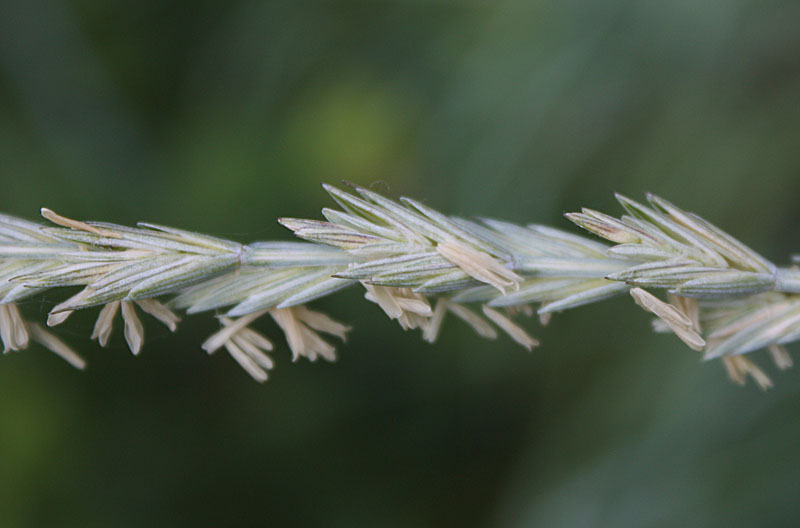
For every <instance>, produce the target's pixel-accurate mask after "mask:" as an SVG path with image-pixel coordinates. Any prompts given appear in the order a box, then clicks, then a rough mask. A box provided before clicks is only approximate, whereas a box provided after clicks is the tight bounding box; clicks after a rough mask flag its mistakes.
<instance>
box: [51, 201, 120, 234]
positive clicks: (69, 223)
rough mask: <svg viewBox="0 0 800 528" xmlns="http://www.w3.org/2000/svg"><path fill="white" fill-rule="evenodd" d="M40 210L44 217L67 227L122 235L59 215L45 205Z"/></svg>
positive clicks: (96, 232)
mask: <svg viewBox="0 0 800 528" xmlns="http://www.w3.org/2000/svg"><path fill="white" fill-rule="evenodd" d="M41 212H42V216H43V217H44V218H46V219H47V220H50V221H51V222H53V223H54V224H56V225H60V226H62V227H69V228H71V229H77V230H79V231H86V232H88V233H94V234H95V235H100V236H105V237H109V238H122V235H120V234H119V233H115V232H114V231H109V230H108V229H101V228H99V227H95V226H93V225H89V224H87V223H86V222H81V221H79V220H73V219H71V218H67V217H65V216H61V215H59V214H56V213H55V212H54V211H51V210H50V209H47V208H46V207H42V210H41Z"/></svg>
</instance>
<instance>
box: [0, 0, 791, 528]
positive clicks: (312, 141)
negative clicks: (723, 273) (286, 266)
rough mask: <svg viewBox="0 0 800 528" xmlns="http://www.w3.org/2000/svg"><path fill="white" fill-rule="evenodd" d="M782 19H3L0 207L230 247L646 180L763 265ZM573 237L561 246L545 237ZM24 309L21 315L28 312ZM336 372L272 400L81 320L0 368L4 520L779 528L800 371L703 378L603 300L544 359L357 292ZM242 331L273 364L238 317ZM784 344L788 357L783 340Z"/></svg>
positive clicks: (154, 338)
mask: <svg viewBox="0 0 800 528" xmlns="http://www.w3.org/2000/svg"><path fill="white" fill-rule="evenodd" d="M798 20H800V4H798V3H797V2H781V1H772V0H766V1H764V0H759V1H755V0H752V1H750V0H732V1H730V0H729V1H724V2H722V1H714V0H706V1H696V0H683V1H667V2H630V1H622V0H606V1H601V2H584V1H575V0H571V1H558V2H556V1H537V0H465V1H457V0H386V1H378V0H372V1H369V0H362V1H325V2H322V1H320V2H314V1H310V0H299V1H290V0H286V1H280V2H249V1H241V0H229V1H227V2H211V1H179V0H158V1H156V0H139V1H114V0H112V1H107V0H105V1H99V0H97V1H95V0H72V1H66V0H25V1H22V0H18V1H13V0H0V210H3V211H4V212H7V213H11V214H16V215H20V216H24V217H27V218H35V217H36V215H37V212H38V208H39V207H40V206H43V205H46V206H48V207H51V208H53V209H55V210H57V211H59V212H61V213H63V214H65V215H68V216H72V217H77V218H84V219H103V220H108V221H113V222H117V223H128V224H130V223H134V222H136V221H137V220H149V221H153V222H157V223H161V224H167V225H175V226H178V227H184V228H187V229H193V230H197V231H203V232H207V233H212V234H216V235H220V236H223V237H228V238H232V239H236V240H240V241H244V242H247V241H254V240H268V239H283V240H288V239H289V234H288V232H286V231H284V230H282V229H281V228H280V226H278V225H277V224H276V222H275V218H276V217H278V216H282V215H291V216H305V217H310V218H317V217H319V213H318V211H319V209H320V208H321V207H323V206H328V205H330V204H331V201H330V200H329V199H328V197H327V196H326V195H325V194H324V193H323V191H322V190H321V189H320V186H319V184H320V183H321V182H334V183H335V182H338V181H340V180H342V179H347V180H351V181H354V182H357V183H360V184H362V185H368V186H371V187H373V188H374V189H377V190H378V191H381V192H384V193H386V194H388V195H390V196H394V197H397V196H400V195H410V196H413V197H416V198H419V199H422V200H424V201H426V202H427V203H429V204H431V205H433V206H435V207H437V208H438V209H440V210H442V211H445V212H447V213H450V214H461V215H481V216H496V217H501V218H504V219H509V220H513V221H519V222H539V223H547V224H551V225H555V226H560V227H564V228H567V229H572V228H571V227H570V225H569V224H568V223H567V222H566V221H565V220H564V219H563V218H562V217H561V214H562V213H564V212H566V211H572V210H577V209H578V208H579V207H581V206H591V207H593V208H597V209H601V210H605V211H609V212H613V213H617V212H619V207H618V206H617V205H616V204H615V203H614V200H613V197H612V193H613V192H614V191H619V192H623V193H627V194H630V195H632V196H641V194H640V193H641V192H642V191H644V190H649V191H652V192H655V193H658V194H661V195H663V196H665V197H667V198H668V199H670V200H672V201H675V202H677V203H678V204H680V205H682V206H684V207H685V208H688V209H690V210H694V211H697V212H699V213H701V214H703V215H704V216H706V217H707V218H709V219H710V220H712V221H714V222H716V223H718V224H719V225H721V226H723V227H724V228H726V229H728V230H729V231H730V232H732V233H733V234H735V235H736V236H738V237H740V238H741V239H742V240H744V241H745V242H746V243H748V244H750V245H752V246H753V247H754V248H756V249H757V250H759V251H761V252H762V253H763V254H765V255H766V256H767V257H768V258H771V259H774V260H775V261H777V262H786V261H787V260H788V256H789V254H790V253H791V252H792V251H793V250H794V251H797V250H800V234H798V229H797V226H798V222H800V206H799V205H800V204H798V196H800V178H799V177H798V176H800V148H799V147H800V31H798V26H797V22H798ZM575 232H577V230H576V229H575ZM61 298H63V294H60V293H58V292H50V293H48V294H47V295H46V297H45V298H44V299H37V300H35V301H31V302H29V303H27V304H26V305H25V306H24V309H25V311H26V313H27V314H28V315H30V316H31V317H44V314H45V313H46V311H47V310H48V307H49V306H52V304H53V303H55V302H56V301H58V300H59V299H61ZM315 306H316V307H318V308H321V309H324V310H325V311H327V312H329V313H331V314H333V315H335V316H336V317H338V318H339V319H342V320H345V321H348V322H351V323H353V324H354V325H355V326H356V331H355V332H354V333H353V334H352V338H351V339H350V340H349V342H348V343H347V344H346V345H345V346H343V347H342V348H341V351H340V352H341V359H340V361H339V362H338V363H335V364H314V365H312V364H309V363H307V362H300V363H298V364H296V365H292V364H291V362H290V359H289V352H288V350H287V349H286V346H285V345H284V344H281V345H280V346H279V347H278V350H277V353H276V355H275V357H276V359H277V363H278V365H277V368H276V370H275V371H274V373H273V375H272V376H271V379H270V380H269V382H268V383H266V384H265V385H263V386H261V385H258V384H256V383H254V382H252V381H251V380H250V379H249V378H248V377H247V376H246V374H244V372H242V371H241V370H240V369H239V367H238V366H237V365H236V364H235V363H234V362H233V361H232V360H231V359H230V358H228V357H226V356H224V355H223V354H218V355H216V356H214V357H211V358H208V357H205V354H204V353H203V352H202V351H201V350H200V348H199V344H200V343H201V342H202V340H203V339H204V338H205V337H206V336H207V335H208V334H209V333H211V332H213V331H214V329H215V328H216V324H215V322H214V320H213V318H212V317H210V316H205V317H204V316H198V317H193V318H190V319H189V320H187V321H185V323H184V324H183V326H182V328H181V329H180V331H179V332H178V334H177V335H174V336H173V335H169V333H168V332H167V331H166V330H165V329H163V328H162V327H159V326H158V325H157V324H151V323H152V321H147V322H146V324H147V327H146V328H147V333H148V341H147V344H146V346H145V349H144V351H143V354H142V356H141V357H140V358H136V359H134V358H132V357H131V355H130V353H128V351H127V349H126V348H125V345H124V342H123V340H122V338H121V335H120V334H121V332H120V329H119V327H118V328H117V335H116V338H115V339H114V340H113V343H112V346H110V348H109V349H107V350H102V349H99V348H98V347H97V346H96V345H95V344H94V343H91V342H90V341H89V340H88V334H89V333H90V331H91V325H92V319H93V317H94V315H95V314H94V313H87V314H78V316H75V317H73V318H71V319H70V321H69V323H68V324H66V325H64V327H63V328H59V329H58V332H59V335H60V336H62V337H63V338H64V339H65V340H67V341H69V342H70V343H71V344H73V345H74V346H75V347H76V348H78V349H79V350H80V351H81V352H82V353H83V354H84V355H85V356H86V357H87V359H88V360H89V362H90V366H89V369H88V370H87V371H86V372H84V373H79V372H77V371H73V370H72V369H70V368H69V367H68V366H67V365H66V364H64V363H63V362H62V361H60V360H59V359H58V358H56V357H54V356H53V355H52V354H49V353H47V352H46V351H44V350H42V349H40V348H32V349H31V350H29V351H27V352H25V353H21V354H13V355H9V356H6V357H3V358H2V363H3V364H2V368H0V386H1V387H2V397H0V525H2V526H4V527H15V526H36V527H41V526H63V527H70V526H76V527H78V526H80V527H86V526H98V527H100V526H120V527H128V526H130V527H140V526H226V525H227V526H247V525H268V526H325V527H340V526H341V527H353V526H380V527H408V526H414V527H422V526H491V527H495V526H497V527H528V526H547V527H561V526H570V527H571V526H614V527H619V528H625V527H641V526H648V527H660V526H664V527H668V526H683V527H691V526H698V527H699V526H703V527H707V526H726V527H731V526H787V525H791V524H794V522H796V521H797V519H796V518H795V516H796V514H797V511H798V503H797V498H798V493H800V482H798V480H799V479H800V449H798V445H800V420H799V419H798V417H800V372H796V371H789V372H787V373H776V372H775V369H774V367H772V366H771V365H769V362H768V358H767V357H766V355H765V354H764V353H759V354H756V357H757V359H758V360H759V362H760V363H761V364H762V366H764V367H765V368H766V369H767V371H768V372H769V373H770V374H771V375H773V378H774V381H775V382H776V388H775V389H773V390H771V391H769V392H767V393H762V392H761V391H759V390H758V389H757V388H755V387H753V386H752V385H749V386H747V387H745V388H739V387H737V386H734V385H732V384H731V383H729V382H728V381H727V379H726V377H725V374H724V372H723V369H722V368H721V366H720V365H719V364H703V363H701V362H700V361H699V358H698V355H697V354H695V353H692V352H691V351H689V350H688V349H686V348H685V347H684V346H683V345H682V344H681V343H680V342H678V341H677V339H674V338H672V337H669V336H662V335H653V334H651V333H650V330H649V328H650V325H649V320H648V317H647V316H646V315H645V314H643V313H642V312H641V311H640V310H638V309H637V308H636V307H635V306H633V303H632V302H630V300H629V299H625V298H619V299H615V300H612V301H609V302H606V303H604V304H602V305H596V306H590V307H586V308H582V309H578V310H575V311H572V312H567V313H565V314H563V315H560V316H558V317H556V318H555V319H554V320H553V322H552V323H551V324H550V325H549V326H548V327H546V328H541V327H540V326H539V325H538V323H536V322H535V321H530V322H528V323H526V325H527V327H528V328H529V329H530V331H531V333H533V334H534V335H536V336H537V337H538V338H540V339H541V340H542V342H543V346H542V347H540V348H539V349H537V350H535V351H534V352H533V353H530V354H528V353H526V352H525V351H524V350H522V349H520V348H519V347H517V346H516V345H514V344H513V343H512V342H510V340H508V339H501V340H499V341H496V342H485V341H482V340H480V339H478V338H476V337H475V336H474V335H473V334H472V333H471V332H470V330H469V329H467V328H465V327H463V326H460V325H459V324H458V323H457V322H452V323H451V324H448V325H446V326H445V329H444V333H443V335H442V337H441V340H440V342H439V343H437V344H436V345H435V346H431V345H428V344H425V343H423V342H422V341H421V340H420V338H419V336H418V335H416V334H412V333H409V334H405V333H403V332H402V331H401V330H400V329H399V327H397V326H396V325H395V324H393V323H392V322H390V321H388V320H387V319H386V318H385V317H384V316H383V315H382V313H380V311H379V310H378V309H377V307H375V306H374V305H372V304H370V303H367V302H365V301H363V299H362V298H361V294H360V293H359V292H358V291H356V289H352V290H348V291H346V292H343V293H342V294H339V295H337V296H335V297H334V298H330V299H324V300H322V301H320V302H318V303H315ZM260 328H261V329H263V330H264V332H266V333H267V334H268V335H270V336H271V337H273V338H274V339H275V341H276V342H280V343H283V341H282V338H281V336H280V334H279V332H278V331H277V329H276V328H275V327H274V326H271V325H270V324H269V323H268V322H267V321H264V322H262V323H261V324H260ZM793 349H794V351H795V352H797V349H798V347H797V346H795V347H793Z"/></svg>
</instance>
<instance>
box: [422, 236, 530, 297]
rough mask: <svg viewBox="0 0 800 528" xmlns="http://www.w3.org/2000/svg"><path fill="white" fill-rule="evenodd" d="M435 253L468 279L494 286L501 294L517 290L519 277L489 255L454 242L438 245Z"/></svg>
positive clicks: (448, 241) (449, 241)
mask: <svg viewBox="0 0 800 528" xmlns="http://www.w3.org/2000/svg"><path fill="white" fill-rule="evenodd" d="M436 251H438V252H439V254H440V255H441V256H443V257H444V258H446V259H447V260H449V261H450V262H452V263H453V264H455V265H456V266H458V267H459V268H461V271H463V272H464V273H466V274H467V275H469V276H470V277H472V278H474V279H477V280H479V281H481V282H484V283H486V284H489V285H491V286H494V287H495V288H497V289H498V290H500V292H501V293H503V294H505V293H506V288H508V287H511V286H513V287H514V288H515V289H516V290H519V283H520V282H521V281H522V279H521V278H520V276H519V275H517V274H516V273H514V272H513V271H511V270H510V269H508V268H507V267H505V266H504V265H503V264H502V263H501V262H500V261H499V260H497V259H495V258H494V257H492V256H490V255H487V254H485V253H482V252H480V251H478V250H477V249H473V248H472V247H470V246H468V245H466V244H464V243H462V242H458V241H455V240H447V241H445V242H442V243H440V244H439V245H437V246H436Z"/></svg>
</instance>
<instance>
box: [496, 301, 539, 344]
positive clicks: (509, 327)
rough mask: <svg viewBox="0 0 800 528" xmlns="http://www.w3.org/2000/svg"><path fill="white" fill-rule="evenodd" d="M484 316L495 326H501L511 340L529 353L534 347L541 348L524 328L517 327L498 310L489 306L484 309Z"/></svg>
mask: <svg viewBox="0 0 800 528" xmlns="http://www.w3.org/2000/svg"><path fill="white" fill-rule="evenodd" d="M483 315H485V316H486V317H488V318H489V319H490V320H491V321H492V322H493V323H494V324H496V325H497V326H499V327H500V328H501V329H502V330H503V331H504V332H505V333H507V334H508V335H509V336H510V337H511V339H513V340H514V341H516V342H517V343H519V344H520V345H522V346H524V347H525V348H527V349H528V350H529V351H530V350H533V347H535V346H539V341H537V340H536V339H534V338H532V337H531V336H529V335H528V333H527V332H525V330H523V329H522V327H520V326H518V325H516V324H515V323H514V322H513V321H512V320H511V319H509V318H508V317H506V316H505V315H503V314H501V313H500V312H498V311H497V310H495V309H493V308H490V307H488V306H484V307H483Z"/></svg>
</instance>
